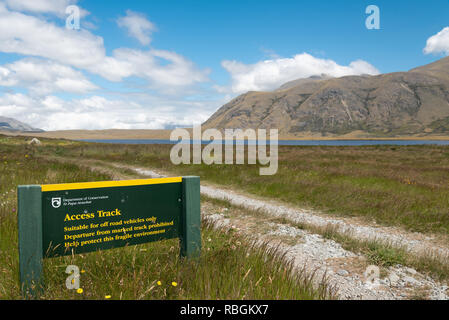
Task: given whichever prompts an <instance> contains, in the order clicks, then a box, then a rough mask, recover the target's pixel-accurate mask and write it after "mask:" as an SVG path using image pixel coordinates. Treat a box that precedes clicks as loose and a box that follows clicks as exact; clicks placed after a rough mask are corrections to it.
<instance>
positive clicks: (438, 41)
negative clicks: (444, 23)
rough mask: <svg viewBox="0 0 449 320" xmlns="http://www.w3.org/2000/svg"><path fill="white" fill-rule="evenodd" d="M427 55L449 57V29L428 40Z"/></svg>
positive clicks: (425, 50)
mask: <svg viewBox="0 0 449 320" xmlns="http://www.w3.org/2000/svg"><path fill="white" fill-rule="evenodd" d="M424 53H425V54H430V53H433V54H439V53H442V54H444V55H449V27H446V28H444V29H443V30H441V31H440V32H438V33H437V34H435V35H433V36H431V37H430V38H429V39H427V44H426V47H425V48H424Z"/></svg>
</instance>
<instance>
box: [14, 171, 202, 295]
mask: <svg viewBox="0 0 449 320" xmlns="http://www.w3.org/2000/svg"><path fill="white" fill-rule="evenodd" d="M147 180H148V179H147ZM142 181H143V180H142ZM181 184H182V193H181V197H182V199H181V200H182V210H181V217H180V219H179V221H180V224H181V225H180V232H179V240H180V256H181V257H186V258H197V257H199V256H200V254H201V208H200V178H199V177H195V176H188V177H182V181H181ZM42 189H43V186H41V185H27V186H18V188H17V199H18V206H17V207H18V228H19V277H20V286H21V291H22V295H24V296H25V297H35V296H37V295H38V294H39V293H41V292H42V288H43V280H42V273H43V266H42V264H43V259H44V258H45V256H44V255H43V234H42V229H43V228H42V198H43V194H42Z"/></svg>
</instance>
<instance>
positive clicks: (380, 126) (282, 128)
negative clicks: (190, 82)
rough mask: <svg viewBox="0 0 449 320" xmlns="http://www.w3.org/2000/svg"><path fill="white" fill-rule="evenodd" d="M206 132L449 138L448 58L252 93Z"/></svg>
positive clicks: (209, 123)
mask: <svg viewBox="0 0 449 320" xmlns="http://www.w3.org/2000/svg"><path fill="white" fill-rule="evenodd" d="M203 126H204V127H206V128H217V129H224V128H242V129H244V128H266V129H269V128H277V129H279V133H280V135H281V136H301V135H305V134H312V135H319V136H339V135H344V134H351V133H352V132H357V133H359V134H362V135H366V136H378V137H394V136H401V135H404V136H406V135H429V134H443V135H445V134H449V57H447V58H443V59H441V60H439V61H437V62H434V63H431V64H429V65H426V66H422V67H419V68H416V69H412V70H410V71H408V72H396V73H389V74H381V75H377V76H369V75H362V76H346V77H341V78H330V77H328V76H326V75H321V76H315V77H312V78H308V79H299V80H295V81H291V82H289V83H286V84H284V85H283V86H281V87H280V88H279V89H278V90H275V91H272V92H254V91H252V92H247V93H245V94H243V95H240V96H238V97H237V98H235V99H233V100H232V101H230V102H229V103H227V104H225V105H224V106H222V107H221V108H220V109H219V110H218V111H217V112H215V114H213V115H212V116H211V117H210V118H209V119H208V120H207V121H206V122H205V123H204V124H203Z"/></svg>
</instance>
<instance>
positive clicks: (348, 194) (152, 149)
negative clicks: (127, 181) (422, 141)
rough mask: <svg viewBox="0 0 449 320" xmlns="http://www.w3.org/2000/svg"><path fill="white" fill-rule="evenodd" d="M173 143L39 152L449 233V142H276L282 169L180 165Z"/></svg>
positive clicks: (81, 146)
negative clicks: (173, 157)
mask: <svg viewBox="0 0 449 320" xmlns="http://www.w3.org/2000/svg"><path fill="white" fill-rule="evenodd" d="M171 147H172V146H170V145H112V144H87V143H85V144H83V143H78V144H74V145H69V146H66V147H60V146H57V147H54V146H53V147H49V148H47V149H43V151H44V153H45V152H48V153H49V154H54V153H55V152H56V153H58V154H59V155H62V156H70V157H82V158H90V159H98V160H108V161H114V162H121V163H124V164H128V165H138V166H148V167H152V168H155V169H159V170H164V171H168V172H172V173H174V174H180V175H199V176H201V178H202V179H203V180H204V181H209V182H212V183H215V184H221V185H225V186H230V187H232V188H234V189H236V190H243V191H245V192H249V193H253V194H256V195H259V196H262V197H266V198H272V199H276V200H281V201H285V202H288V203H291V204H293V205H298V206H302V207H309V208H315V209H319V210H322V211H324V212H328V213H331V214H337V215H342V216H358V217H363V218H365V219H366V220H368V221H372V220H375V221H376V222H378V223H381V224H384V225H392V226H401V227H404V228H406V229H408V230H411V231H417V232H425V233H439V234H445V235H448V234H449V202H448V201H447V199H448V198H449V147H448V146H431V145H428V146H394V147H392V146H357V147H352V146H350V147H324V146H320V147H305V146H295V147H290V146H280V147H279V170H278V173H277V174H276V175H274V176H260V175H259V166H256V165H211V166H208V165H204V164H203V165H179V166H175V165H173V164H172V163H171V162H170V157H169V153H170V149H171Z"/></svg>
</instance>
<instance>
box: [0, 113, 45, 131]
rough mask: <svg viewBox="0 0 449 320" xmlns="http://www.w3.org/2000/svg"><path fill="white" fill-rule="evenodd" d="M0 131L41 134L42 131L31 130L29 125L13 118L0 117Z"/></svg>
mask: <svg viewBox="0 0 449 320" xmlns="http://www.w3.org/2000/svg"><path fill="white" fill-rule="evenodd" d="M0 130H1V131H9V132H43V131H44V130H41V129H38V128H33V127H31V126H30V125H28V124H26V123H23V122H21V121H18V120H16V119H14V118H9V117H3V116H0Z"/></svg>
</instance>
